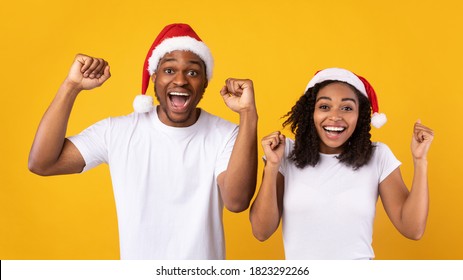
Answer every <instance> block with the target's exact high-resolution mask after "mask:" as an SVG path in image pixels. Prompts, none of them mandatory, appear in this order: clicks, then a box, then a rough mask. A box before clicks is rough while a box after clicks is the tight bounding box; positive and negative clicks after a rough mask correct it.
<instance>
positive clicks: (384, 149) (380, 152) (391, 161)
mask: <svg viewBox="0 0 463 280" xmlns="http://www.w3.org/2000/svg"><path fill="white" fill-rule="evenodd" d="M375 153H376V160H377V162H378V173H379V182H380V183H381V182H382V181H383V180H384V179H386V177H387V176H389V174H391V173H392V171H394V170H395V169H396V168H397V167H399V166H400V165H401V164H402V163H401V162H400V161H399V160H398V159H397V158H396V157H395V155H394V154H393V153H392V151H391V149H390V148H389V147H388V146H387V145H386V144H383V143H379V142H378V143H376V151H375Z"/></svg>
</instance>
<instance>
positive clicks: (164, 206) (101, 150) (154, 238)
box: [70, 110, 238, 259]
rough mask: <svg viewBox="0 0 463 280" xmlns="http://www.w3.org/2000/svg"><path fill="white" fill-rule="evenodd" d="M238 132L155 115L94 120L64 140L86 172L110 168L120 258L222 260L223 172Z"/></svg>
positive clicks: (202, 120) (204, 119)
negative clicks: (219, 181)
mask: <svg viewBox="0 0 463 280" xmlns="http://www.w3.org/2000/svg"><path fill="white" fill-rule="evenodd" d="M237 133H238V127H237V126H236V125H235V124H232V123H230V122H228V121H226V120H223V119H221V118H219V117H216V116H213V115H211V114H209V113H207V112H205V111H203V110H202V111H201V114H200V117H199V119H198V121H197V122H196V123H195V124H193V125H192V126H189V127H185V128H177V127H170V126H166V125H164V124H163V123H162V122H161V121H160V120H159V118H158V116H157V113H156V110H153V111H152V112H150V113H144V114H137V113H132V114H130V115H127V116H122V117H117V118H108V119H105V120H103V121H100V122H98V123H96V124H94V125H92V126H90V127H89V128H87V129H86V130H84V131H83V132H82V133H81V134H79V135H76V136H73V137H70V140H71V141H72V142H73V143H74V145H75V146H76V147H77V148H78V149H79V151H80V153H81V154H82V156H83V158H84V159H85V163H86V166H85V169H84V171H85V170H88V169H91V168H93V167H95V166H97V165H99V164H101V163H107V164H109V168H110V172H111V178H112V184H113V189H114V196H115V201H116V209H117V218H118V227H119V242H120V255H121V259H224V258H225V246H224V234H223V224H222V210H223V202H222V199H221V196H220V192H219V189H218V186H217V176H218V175H219V174H220V173H221V172H223V171H225V170H226V168H227V166H228V161H229V159H230V155H231V152H232V149H233V145H234V142H235V139H236V135H237Z"/></svg>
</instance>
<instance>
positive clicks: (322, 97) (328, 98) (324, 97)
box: [316, 96, 357, 104]
mask: <svg viewBox="0 0 463 280" xmlns="http://www.w3.org/2000/svg"><path fill="white" fill-rule="evenodd" d="M320 99H326V100H330V101H331V100H332V99H331V98H330V97H327V96H320V97H319V98H317V101H316V102H318V101H320ZM341 101H352V102H354V103H355V104H357V101H356V100H355V99H354V98H349V97H346V98H343V99H341Z"/></svg>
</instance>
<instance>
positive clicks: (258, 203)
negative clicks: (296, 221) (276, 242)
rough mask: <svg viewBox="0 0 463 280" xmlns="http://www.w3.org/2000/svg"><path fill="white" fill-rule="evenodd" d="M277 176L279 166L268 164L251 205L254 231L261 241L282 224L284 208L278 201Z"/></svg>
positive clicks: (251, 219)
mask: <svg viewBox="0 0 463 280" xmlns="http://www.w3.org/2000/svg"><path fill="white" fill-rule="evenodd" d="M277 178H278V167H277V166H272V167H271V166H268V165H267V166H266V167H265V169H264V176H263V178H262V184H261V186H260V189H259V193H258V194H257V197H256V199H255V200H254V203H253V204H252V206H251V211H250V214H249V218H250V221H251V226H252V233H253V234H254V236H255V237H256V238H257V239H258V240H260V241H265V240H267V239H268V238H269V237H270V236H271V235H272V234H273V233H274V232H275V231H276V229H277V228H278V225H279V224H280V218H281V214H282V209H281V205H280V206H279V204H280V203H278V200H279V199H278V187H277Z"/></svg>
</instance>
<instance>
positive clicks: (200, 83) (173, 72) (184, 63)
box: [151, 51, 207, 127]
mask: <svg viewBox="0 0 463 280" xmlns="http://www.w3.org/2000/svg"><path fill="white" fill-rule="evenodd" d="M151 79H152V80H153V83H154V89H155V94H156V98H157V99H158V101H159V106H158V109H157V112H158V116H159V119H160V120H161V122H163V123H164V124H165V125H168V126H175V127H187V126H191V125H193V124H194V123H195V122H196V121H197V119H198V117H199V110H197V109H196V106H197V105H198V103H199V101H200V100H201V98H202V97H203V94H204V91H205V89H206V87H207V77H206V67H205V65H204V62H203V61H202V60H201V58H199V56H197V55H196V54H194V53H192V52H189V51H173V52H170V53H168V54H166V55H164V57H163V58H162V59H161V60H160V61H159V65H158V68H157V69H156V72H155V73H154V74H153V75H152V77H151Z"/></svg>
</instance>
